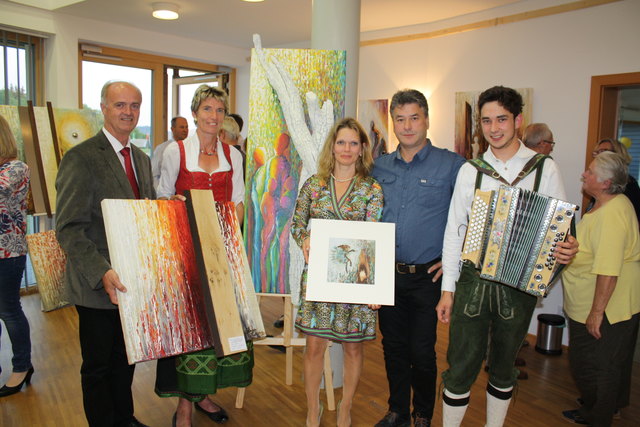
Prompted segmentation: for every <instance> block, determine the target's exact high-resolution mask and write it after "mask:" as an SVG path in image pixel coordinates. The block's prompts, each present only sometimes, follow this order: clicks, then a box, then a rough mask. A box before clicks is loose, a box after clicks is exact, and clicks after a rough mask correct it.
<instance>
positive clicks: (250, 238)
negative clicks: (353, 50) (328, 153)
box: [244, 49, 347, 295]
mask: <svg viewBox="0 0 640 427" xmlns="http://www.w3.org/2000/svg"><path fill="white" fill-rule="evenodd" d="M264 55H265V60H266V61H267V62H270V61H273V60H277V61H278V62H279V64H280V65H281V71H282V72H283V73H284V74H286V75H287V82H290V83H291V87H290V86H287V93H290V94H291V99H287V100H285V101H284V102H290V103H291V104H292V105H291V106H289V107H291V108H292V109H295V110H296V111H298V112H299V113H300V117H301V122H300V123H297V122H295V123H287V122H286V120H285V118H286V117H285V113H284V111H285V109H286V108H287V106H285V105H284V103H283V100H282V99H280V97H279V96H278V95H277V93H276V90H275V89H274V87H272V85H271V84H270V81H269V77H268V74H267V71H266V70H265V68H264V67H263V66H262V65H260V61H259V60H258V58H257V53H256V49H254V50H253V51H252V60H251V81H250V91H249V118H248V123H249V129H248V134H247V144H246V152H247V168H246V177H245V182H246V195H245V203H244V205H245V221H244V227H245V232H244V238H245V245H246V249H247V256H248V261H249V265H250V268H251V276H252V278H253V283H254V286H255V291H256V292H263V293H275V294H295V295H297V284H298V281H299V278H300V271H302V267H303V266H304V260H303V259H302V256H301V253H300V251H299V250H298V248H297V246H296V245H295V243H293V244H292V242H293V239H291V237H290V235H291V233H290V228H291V216H292V215H293V210H294V207H295V202H296V197H297V194H298V189H299V186H300V185H301V183H302V182H304V180H305V179H306V177H305V176H304V170H305V169H309V168H310V170H313V171H315V168H316V164H315V163H316V161H310V162H308V163H310V164H308V165H306V167H305V166H303V164H302V163H303V161H302V158H304V155H305V154H304V153H302V155H301V153H300V152H299V151H298V147H297V146H296V144H298V143H301V142H302V141H296V132H295V127H296V126H297V127H306V126H307V123H305V118H308V117H309V115H310V114H312V112H313V111H312V110H313V109H312V108H309V105H308V103H306V102H305V100H304V97H305V94H308V93H309V92H312V93H313V94H315V96H316V97H317V99H318V100H320V101H322V102H325V101H331V102H332V104H333V116H334V119H336V118H341V117H342V116H343V112H344V97H345V84H346V83H345V81H346V64H347V62H346V54H345V52H344V51H331V50H310V49H264ZM298 95H299V96H298ZM300 109H302V110H303V111H299V110H300ZM320 145H321V144H320ZM311 157H312V158H313V156H311ZM292 251H293V253H294V254H295V253H296V252H295V251H297V253H298V254H299V255H300V256H296V255H293V256H292ZM298 268H299V270H300V271H296V269H298ZM292 275H293V276H295V277H296V279H295V282H294V283H293V284H292V283H290V281H289V277H291V276H292Z"/></svg>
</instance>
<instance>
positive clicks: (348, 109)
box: [311, 0, 360, 117]
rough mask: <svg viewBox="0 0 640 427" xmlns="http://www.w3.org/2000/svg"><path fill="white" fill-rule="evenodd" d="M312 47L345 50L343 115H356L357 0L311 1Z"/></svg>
mask: <svg viewBox="0 0 640 427" xmlns="http://www.w3.org/2000/svg"><path fill="white" fill-rule="evenodd" d="M311 48H312V49H328V50H346V51H347V82H346V83H347V84H346V90H347V93H346V97H345V116H351V117H356V111H357V106H358V69H359V63H360V0H313V12H312V27H311Z"/></svg>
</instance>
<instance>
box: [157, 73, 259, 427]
mask: <svg viewBox="0 0 640 427" xmlns="http://www.w3.org/2000/svg"><path fill="white" fill-rule="evenodd" d="M191 112H192V114H193V118H194V120H195V122H196V132H195V133H194V134H193V135H191V136H189V137H188V138H185V140H184V141H176V142H172V143H171V144H170V145H168V146H167V148H166V149H165V151H164V153H163V155H162V170H161V172H160V182H159V184H158V189H157V193H158V197H159V198H169V197H171V196H173V195H174V194H180V195H181V194H182V193H183V192H184V191H185V190H192V189H208V190H211V191H212V192H213V195H214V198H215V200H217V201H219V202H228V201H232V202H234V203H235V204H236V213H237V216H238V221H239V222H240V223H242V219H243V217H244V204H243V200H244V180H243V178H242V175H243V170H242V155H241V154H240V151H239V150H236V149H233V148H230V146H229V145H227V144H223V143H222V142H221V141H220V140H219V139H218V134H219V132H220V128H221V127H222V122H223V120H224V118H225V116H226V114H227V113H228V112H229V101H228V98H227V94H226V93H224V92H223V91H221V90H220V89H216V88H214V87H210V86H207V85H201V86H200V87H198V89H197V90H196V92H195V93H194V95H193V100H192V101H191ZM247 347H248V351H246V352H242V353H237V354H233V355H231V356H226V357H221V358H217V357H216V355H215V352H214V350H213V349H212V348H209V349H205V350H201V351H197V352H194V353H188V354H182V355H179V356H175V357H169V358H165V359H160V360H158V365H157V368H156V385H155V392H156V394H157V395H158V396H160V397H172V396H173V397H179V400H178V408H177V409H176V413H175V414H174V416H173V425H174V426H180V427H182V426H190V425H191V414H192V408H193V406H192V402H193V403H195V407H196V409H197V410H199V411H201V412H204V413H205V414H206V415H207V416H208V417H209V418H210V419H211V420H212V421H214V422H216V423H224V422H226V421H227V420H228V419H229V416H228V415H227V412H226V411H225V410H224V409H223V408H222V407H220V405H217V404H216V403H214V402H213V401H212V400H211V399H209V397H208V395H210V394H215V393H216V391H217V389H218V388H224V387H246V386H248V385H249V384H251V381H252V374H253V371H252V370H253V362H254V359H253V346H252V343H251V342H248V343H247Z"/></svg>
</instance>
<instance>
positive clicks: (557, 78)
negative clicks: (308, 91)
mask: <svg viewBox="0 0 640 427" xmlns="http://www.w3.org/2000/svg"><path fill="white" fill-rule="evenodd" d="M639 17H640V1H637V0H626V1H622V2H619V3H612V4H608V5H604V6H598V7H593V8H589V9H583V10H579V11H576V12H570V13H565V14H559V15H553V16H549V17H545V18H538V19H532V20H528V21H523V22H519V23H515V24H508V25H500V26H497V27H492V28H487V29H482V30H476V31H471V32H467V33H460V34H456V35H451V36H446V37H440V38H434V39H427V40H419V41H411V42H405V43H394V44H386V45H379V46H371V47H364V48H362V50H361V52H360V87H359V94H360V98H361V99H378V98H390V97H391V96H392V95H393V93H394V92H395V91H396V90H398V89H401V88H405V87H411V88H416V89H419V90H421V91H423V92H424V93H425V94H426V95H427V96H428V99H429V116H430V130H429V137H430V138H431V139H432V141H433V142H434V144H435V145H437V146H440V147H445V148H448V149H450V150H453V147H454V145H453V144H454V111H455V110H454V103H455V92H460V91H471V90H484V89H486V88H488V87H491V86H493V85H496V84H501V85H505V86H511V87H518V88H527V87H530V88H533V120H534V121H535V122H544V123H547V124H548V125H549V127H550V128H551V129H552V131H553V134H554V138H555V140H556V141H558V143H557V144H556V149H555V150H554V152H553V157H554V159H555V160H556V161H557V162H558V164H559V165H560V167H561V170H562V171H563V177H564V182H565V188H566V190H567V195H568V198H569V200H570V201H572V202H574V203H580V202H581V195H580V181H579V178H580V173H581V172H582V171H583V170H584V158H585V149H586V148H585V147H586V145H585V144H586V138H587V122H588V112H589V93H590V84H591V76H594V75H602V74H615V73H626V72H636V71H640V55H638V42H640V26H639V25H638V18H639ZM474 21H475V20H474V19H473V17H470V18H469V22H474ZM364 39H366V38H365V37H363V40H364ZM561 310H562V288H561V287H560V286H556V287H555V288H554V289H552V291H551V293H550V295H549V296H548V297H547V298H546V299H545V300H544V301H543V305H542V307H540V308H539V309H537V310H536V314H535V315H534V321H532V325H531V327H530V330H529V332H530V333H534V334H535V333H536V329H537V320H535V316H536V315H537V314H538V313H541V312H544V313H554V314H558V313H561ZM567 335H568V334H564V339H565V343H566V339H567Z"/></svg>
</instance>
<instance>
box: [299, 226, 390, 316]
mask: <svg viewBox="0 0 640 427" xmlns="http://www.w3.org/2000/svg"><path fill="white" fill-rule="evenodd" d="M310 231H311V242H310V248H311V250H310V252H309V270H308V279H307V293H306V299H307V301H326V302H337V303H340V302H344V303H350V304H382V305H393V304H394V266H395V224H392V223H384V222H365V221H339V220H331V219H317V218H313V219H312V220H311V225H310Z"/></svg>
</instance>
